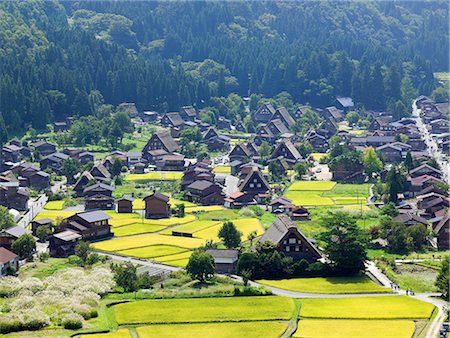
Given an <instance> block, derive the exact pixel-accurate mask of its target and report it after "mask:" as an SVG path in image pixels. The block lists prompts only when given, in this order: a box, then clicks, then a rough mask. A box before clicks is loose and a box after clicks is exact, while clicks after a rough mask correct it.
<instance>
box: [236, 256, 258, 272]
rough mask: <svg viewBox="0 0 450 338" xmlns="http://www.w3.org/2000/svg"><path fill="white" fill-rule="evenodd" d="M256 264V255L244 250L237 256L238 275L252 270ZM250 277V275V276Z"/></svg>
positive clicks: (254, 269)
mask: <svg viewBox="0 0 450 338" xmlns="http://www.w3.org/2000/svg"><path fill="white" fill-rule="evenodd" d="M257 266H258V257H257V255H256V254H254V253H252V252H244V253H243V254H242V255H240V256H239V260H238V263H237V265H236V272H237V273H238V275H242V272H244V271H250V272H252V273H253V272H254V271H256V268H257ZM250 278H251V276H250Z"/></svg>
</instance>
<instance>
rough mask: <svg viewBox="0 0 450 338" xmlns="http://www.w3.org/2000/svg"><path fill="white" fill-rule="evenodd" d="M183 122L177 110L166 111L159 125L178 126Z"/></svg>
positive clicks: (166, 126)
mask: <svg viewBox="0 0 450 338" xmlns="http://www.w3.org/2000/svg"><path fill="white" fill-rule="evenodd" d="M183 123H184V122H183V118H182V117H181V116H180V114H179V113H177V112H174V113H166V114H164V115H163V117H162V118H161V126H163V127H164V128H180V127H181V126H183Z"/></svg>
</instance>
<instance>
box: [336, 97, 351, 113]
mask: <svg viewBox="0 0 450 338" xmlns="http://www.w3.org/2000/svg"><path fill="white" fill-rule="evenodd" d="M336 106H337V108H338V109H341V110H343V111H344V113H348V112H349V111H350V110H352V109H353V108H355V104H354V103H353V100H352V98H351V97H344V96H338V97H336Z"/></svg>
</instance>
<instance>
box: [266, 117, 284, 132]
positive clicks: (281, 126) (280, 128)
mask: <svg viewBox="0 0 450 338" xmlns="http://www.w3.org/2000/svg"><path fill="white" fill-rule="evenodd" d="M269 124H273V125H274V126H275V128H277V130H278V131H279V132H280V133H289V129H288V128H287V127H286V125H285V124H284V123H283V121H281V120H280V119H275V120H272V121H270V122H269ZM268 134H269V133H268ZM269 135H270V134H269Z"/></svg>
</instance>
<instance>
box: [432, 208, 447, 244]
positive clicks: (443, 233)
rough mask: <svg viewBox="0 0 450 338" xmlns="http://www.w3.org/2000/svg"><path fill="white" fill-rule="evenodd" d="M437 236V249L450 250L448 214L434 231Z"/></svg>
mask: <svg viewBox="0 0 450 338" xmlns="http://www.w3.org/2000/svg"><path fill="white" fill-rule="evenodd" d="M433 232H434V233H435V234H436V235H437V247H438V249H439V250H449V249H450V217H449V214H448V213H447V214H446V215H445V216H444V217H443V218H442V220H441V221H440V222H439V223H438V224H437V225H436V227H435V228H434V229H433Z"/></svg>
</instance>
